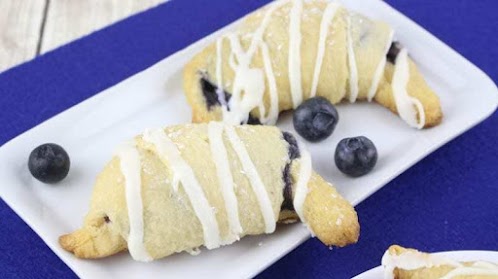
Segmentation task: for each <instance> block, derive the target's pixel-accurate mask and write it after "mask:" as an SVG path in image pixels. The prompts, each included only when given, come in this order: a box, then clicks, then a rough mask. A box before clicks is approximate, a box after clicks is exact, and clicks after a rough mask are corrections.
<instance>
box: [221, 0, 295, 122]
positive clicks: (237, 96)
mask: <svg viewBox="0 0 498 279" xmlns="http://www.w3.org/2000/svg"><path fill="white" fill-rule="evenodd" d="M287 2H288V1H278V2H275V3H274V4H272V5H271V6H270V7H269V8H268V11H267V12H266V14H265V15H264V18H263V20H262V21H261V24H260V26H259V27H258V29H257V30H256V31H255V32H254V34H253V36H252V39H251V43H250V46H249V48H248V49H247V51H244V50H243V49H242V46H241V45H240V41H239V38H238V37H237V34H235V33H230V34H228V35H227V37H228V38H229V40H230V44H231V50H232V53H231V54H230V67H231V68H232V69H233V70H234V72H235V78H234V81H233V88H232V96H231V98H230V101H229V103H228V105H229V106H230V111H228V112H227V113H226V116H224V118H223V120H224V122H226V123H228V124H234V125H238V124H240V123H247V120H248V116H249V112H250V111H251V110H252V109H254V108H255V107H259V108H260V112H261V107H262V106H260V104H261V103H262V100H263V95H264V92H265V76H264V74H263V71H262V70H261V69H259V68H251V61H252V58H253V56H254V54H255V53H256V51H257V49H258V47H260V46H261V45H266V43H265V42H264V41H263V34H264V31H265V30H266V27H267V26H268V24H269V22H270V19H271V15H272V14H273V12H274V11H275V10H276V9H277V8H279V7H281V6H282V5H284V4H286V3H287ZM263 48H264V46H263ZM263 52H264V50H263ZM233 58H236V59H237V63H238V64H236V63H235V61H234V59H233ZM219 59H221V58H219ZM265 60H269V59H265ZM266 63H268V61H267V62H265V64H266ZM219 64H220V65H221V62H219ZM265 67H266V66H265ZM266 68H268V67H266ZM271 72H273V71H271ZM268 73H269V71H268V70H267V74H268ZM270 83H271V81H270ZM271 86H272V85H271V84H270V90H271ZM275 89H276V86H275ZM243 93H244V94H243ZM272 105H276V106H278V103H277V104H275V103H273V102H272ZM274 110H275V109H274V108H270V117H273V118H274V120H272V121H273V122H276V118H277V117H276V116H274V114H273V111H274ZM277 111H278V107H277ZM262 112H263V113H261V115H263V116H264V111H262ZM277 116H278V113H277Z"/></svg>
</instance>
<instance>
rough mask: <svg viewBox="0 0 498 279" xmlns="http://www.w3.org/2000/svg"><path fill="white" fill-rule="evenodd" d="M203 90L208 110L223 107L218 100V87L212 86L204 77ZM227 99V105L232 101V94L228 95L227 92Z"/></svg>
mask: <svg viewBox="0 0 498 279" xmlns="http://www.w3.org/2000/svg"><path fill="white" fill-rule="evenodd" d="M201 88H202V93H203V94H204V99H205V100H206V105H207V107H208V110H211V109H212V108H213V107H214V106H220V105H221V104H220V101H219V100H218V93H216V90H218V88H217V87H216V85H214V84H212V83H211V82H210V81H209V80H207V79H206V78H205V77H202V78H201ZM225 99H226V101H227V103H228V101H229V100H230V94H228V93H227V92H225Z"/></svg>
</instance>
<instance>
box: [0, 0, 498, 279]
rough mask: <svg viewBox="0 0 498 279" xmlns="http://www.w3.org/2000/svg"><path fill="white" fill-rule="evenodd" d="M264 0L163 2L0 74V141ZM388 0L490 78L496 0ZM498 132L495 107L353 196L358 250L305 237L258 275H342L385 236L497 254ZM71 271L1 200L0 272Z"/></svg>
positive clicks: (373, 256)
mask: <svg viewBox="0 0 498 279" xmlns="http://www.w3.org/2000/svg"><path fill="white" fill-rule="evenodd" d="M267 1H268V0H252V1H247V0H230V1H229V0H225V1H214V0H211V1H207V0H173V1H171V2H169V3H166V4H163V5H161V6H159V7H158V8H155V9H153V10H150V11H147V12H145V13H142V14H139V15H137V16H133V17H131V18H128V19H126V20H124V21H122V22H119V23H117V24H115V25H112V26H110V27H108V28H106V29H104V30H102V31H99V32H97V33H94V34H92V35H90V36H88V37H85V38H83V39H81V40H78V41H76V42H74V43H71V44H69V45H67V46H64V47H62V48H59V49H57V50H55V51H53V52H50V53H47V54H46V55H44V56H42V57H39V58H37V59H35V60H33V61H31V62H28V63H26V64H24V65H21V66H19V67H16V68H14V69H11V70H9V71H7V72H4V73H3V74H1V75H0V127H1V128H0V144H3V143H5V142H6V141H8V140H10V139H12V138H13V137H15V136H16V135H18V134H20V133H22V132H23V131H25V130H27V129H29V128H31V127H33V126H35V125H37V124H38V123H40V122H42V121H43V120H46V119H47V118H49V117H51V116H54V115H56V114H57V113H59V112H61V111H63V110H65V109H67V108H68V107H71V106H73V105H75V104H77V103H79V102H80V101H82V100H84V99H86V98H88V97H90V96H92V95H94V94H96V93H98V92H99V91H101V90H103V89H105V88H107V87H109V86H111V85H113V84H115V83H117V82H119V81H121V80H123V79H125V78H126V77H128V76H131V75H133V74H134V73H136V72H138V71H140V70H143V69H145V68H147V67H148V66H150V65H152V64H153V63H155V62H157V61H159V60H160V59H162V58H164V57H166V56H168V55H169V54H172V53H173V52H175V51H176V50H178V49H180V48H182V47H185V46H187V45H189V44H190V43H192V42H194V41H196V40H198V39H200V38H202V37H204V36H205V35H208V34H209V33H211V32H212V31H214V30H216V29H218V28H220V27H222V26H224V25H226V24H228V23H229V22H231V21H233V20H235V19H237V18H239V17H240V16H242V15H243V14H245V13H247V12H249V11H251V10H254V9H255V8H257V7H259V6H261V5H263V4H264V3H265V2H267ZM388 2H389V3H390V4H392V5H393V6H394V7H396V8H397V9H399V10H400V11H401V12H403V13H405V14H406V15H408V16H409V17H411V18H412V19H414V20H415V21H416V22H418V23H419V24H421V25H422V26H424V27H425V28H427V29H428V30H429V31H430V32H432V33H433V34H435V35H436V36H437V37H439V38H441V39H442V40H443V41H445V42H446V43H448V44H449V45H450V46H452V47H453V48H455V49H456V50H457V51H458V52H460V53H462V54H463V55H464V56H466V57H467V58H468V59H469V60H471V61H472V62H474V63H475V64H477V65H478V66H479V67H480V68H482V69H483V70H484V71H485V72H487V73H488V74H489V75H490V76H491V77H492V78H493V80H494V81H495V82H496V81H497V80H498V66H497V65H498V60H497V57H498V48H497V47H496V46H497V45H498V36H497V35H496V33H497V32H498V17H496V10H497V9H498V2H497V1H496V0H480V1H474V0H458V1H434V0H416V1H415V0H388ZM476 93H477V92H476ZM469 94H473V92H469ZM476 95H477V94H476ZM462 113H465V112H464V111H462ZM497 135H498V113H497V112H495V113H494V114H493V116H492V117H490V118H489V119H487V120H486V121H484V122H483V123H482V124H480V125H478V126H477V127H476V128H474V129H472V130H470V131H469V132H467V133H465V134H464V135H462V136H460V137H458V138H457V139H455V140H453V141H452V142H450V143H448V144H447V145H445V146H444V147H442V148H441V149H439V150H437V151H436V152H434V153H433V154H431V155H430V156H428V157H427V158H425V159H424V160H422V161H421V162H420V163H418V164H417V165H415V166H414V167H412V168H411V169H410V170H408V171H406V172H405V173H403V174H402V175H400V176H399V177H398V178H396V179H395V180H394V181H392V182H391V183H389V184H388V185H386V186H385V187H384V188H383V189H381V190H380V191H378V192H377V193H375V194H374V195H372V196H371V197H370V198H368V199H367V200H366V201H364V202H363V203H361V204H360V205H359V206H358V207H357V210H358V213H359V217H360V220H361V225H362V232H361V239H360V242H359V243H358V244H357V245H354V246H350V247H347V248H344V249H337V250H333V251H330V250H328V249H327V248H326V247H324V246H322V245H321V244H320V243H319V241H317V240H316V239H311V240H309V241H307V242H305V243H304V244H303V245H301V246H300V247H299V248H297V249H296V250H294V251H293V252H291V253H290V254H288V255H287V256H285V257H284V258H283V259H281V260H280V261H278V262H277V263H275V264H274V265H273V266H271V267H270V268H268V269H267V270H265V271H264V272H262V273H261V274H260V275H259V277H260V278H310V277H315V278H350V277H352V276H354V275H356V274H358V273H360V272H362V271H364V270H367V269H369V268H372V267H374V266H377V265H378V264H379V261H380V257H381V255H382V253H383V251H384V250H385V249H386V248H387V247H388V246H389V245H390V244H392V243H399V244H402V245H406V246H413V247H417V248H420V249H424V250H428V251H440V250H463V249H482V250H498V233H497V231H498V138H497ZM193 268H195V267H193ZM74 277H76V276H75V274H74V273H73V272H72V271H71V270H70V269H69V268H68V267H67V266H66V265H65V264H64V263H63V262H62V261H60V260H59V259H58V258H57V257H56V256H55V254H53V253H52V252H51V250H50V249H49V248H48V247H47V246H46V245H45V244H44V243H43V242H42V241H41V239H39V238H38V236H37V235H36V234H35V233H34V232H33V231H32V230H31V229H30V228H29V227H28V226H27V225H26V224H25V223H24V222H23V221H22V220H21V219H20V218H19V217H18V216H17V215H16V214H15V213H14V212H13V211H12V210H11V209H10V208H9V207H8V206H7V205H6V204H5V203H4V202H3V201H0V278H74Z"/></svg>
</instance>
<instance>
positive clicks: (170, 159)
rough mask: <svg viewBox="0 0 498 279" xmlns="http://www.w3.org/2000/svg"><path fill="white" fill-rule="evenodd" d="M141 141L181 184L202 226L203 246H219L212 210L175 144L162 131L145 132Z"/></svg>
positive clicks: (216, 223)
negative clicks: (149, 144)
mask: <svg viewBox="0 0 498 279" xmlns="http://www.w3.org/2000/svg"><path fill="white" fill-rule="evenodd" d="M143 140H144V141H146V142H148V143H151V144H153V145H154V146H155V148H156V152H157V154H158V156H159V158H160V159H161V160H164V161H166V162H165V163H167V164H168V165H169V166H170V168H171V170H172V172H173V176H174V177H175V178H176V180H177V181H180V182H181V183H182V186H183V189H184V190H185V193H186V194H187V196H188V198H189V200H190V203H191V205H192V208H193V209H194V212H195V214H196V215H197V218H198V219H199V222H200V223H201V225H202V230H203V234H204V244H205V246H206V248H208V249H214V248H217V247H219V246H220V244H221V239H220V231H219V228H218V222H217V220H216V215H215V213H214V211H213V208H212V207H211V206H210V204H209V202H208V200H207V198H206V195H205V193H204V191H203V189H202V186H201V185H200V183H199V182H198V181H197V178H196V177H195V174H194V171H193V170H192V168H191V167H190V166H189V165H188V163H187V162H186V161H185V160H183V158H182V156H181V153H180V151H179V150H178V148H177V147H176V145H175V143H174V142H173V141H172V140H171V139H170V138H169V137H168V136H167V135H166V133H165V132H164V130H163V129H156V130H147V131H145V133H144V134H143Z"/></svg>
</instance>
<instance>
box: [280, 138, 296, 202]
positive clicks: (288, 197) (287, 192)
mask: <svg viewBox="0 0 498 279" xmlns="http://www.w3.org/2000/svg"><path fill="white" fill-rule="evenodd" d="M282 136H283V138H284V140H285V141H286V142H287V143H288V144H289V148H288V151H287V152H288V154H289V159H290V161H289V162H288V163H287V164H285V167H284V171H283V174H282V178H283V180H284V201H283V202H282V206H281V207H280V210H291V211H294V204H293V202H292V180H291V176H290V166H291V163H292V160H294V159H296V158H299V157H300V156H301V154H300V152H299V147H298V145H297V141H296V138H295V137H294V136H293V135H292V134H291V133H288V132H283V133H282Z"/></svg>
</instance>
